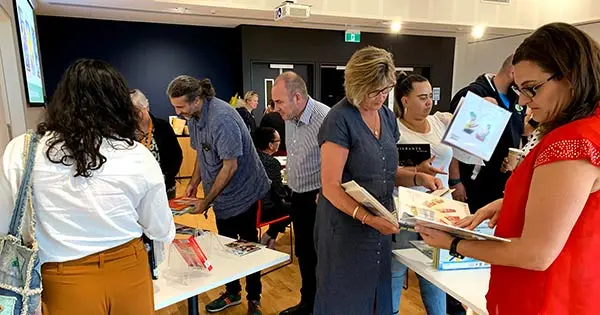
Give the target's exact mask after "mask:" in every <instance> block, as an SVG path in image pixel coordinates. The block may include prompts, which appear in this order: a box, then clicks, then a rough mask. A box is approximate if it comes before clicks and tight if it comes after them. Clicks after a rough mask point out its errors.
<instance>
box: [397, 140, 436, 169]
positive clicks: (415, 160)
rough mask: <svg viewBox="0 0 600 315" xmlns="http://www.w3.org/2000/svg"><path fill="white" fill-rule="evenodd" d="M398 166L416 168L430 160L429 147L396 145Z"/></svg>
mask: <svg viewBox="0 0 600 315" xmlns="http://www.w3.org/2000/svg"><path fill="white" fill-rule="evenodd" d="M396 146H397V148H398V156H399V158H400V159H399V160H398V165H399V166H417V165H419V164H421V163H422V162H423V161H425V160H427V159H429V158H431V145H429V144H397V145H396Z"/></svg>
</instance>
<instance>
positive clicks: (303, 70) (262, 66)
mask: <svg viewBox="0 0 600 315" xmlns="http://www.w3.org/2000/svg"><path fill="white" fill-rule="evenodd" d="M286 71H294V72H296V73H297V74H298V75H299V76H300V77H301V78H302V79H304V82H306V89H307V90H308V94H309V95H312V92H313V66H312V65H310V64H300V63H293V64H281V63H266V62H253V63H252V90H253V91H255V92H256V93H258V99H259V101H258V107H257V108H256V110H254V117H255V118H256V123H257V124H260V120H261V119H262V116H263V114H264V112H265V108H267V103H268V101H269V100H270V99H271V89H272V88H273V84H274V83H275V79H276V78H277V76H279V75H280V74H282V73H284V72H286ZM244 93H245V92H244Z"/></svg>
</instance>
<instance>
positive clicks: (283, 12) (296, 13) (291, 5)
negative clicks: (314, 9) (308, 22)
mask: <svg viewBox="0 0 600 315" xmlns="http://www.w3.org/2000/svg"><path fill="white" fill-rule="evenodd" d="M309 17H310V6H308V5H304V4H298V3H296V0H288V1H284V2H283V3H281V4H280V5H279V6H277V7H276V8H275V21H279V20H283V19H290V20H291V19H308V18H309Z"/></svg>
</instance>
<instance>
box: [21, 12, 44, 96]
mask: <svg viewBox="0 0 600 315" xmlns="http://www.w3.org/2000/svg"><path fill="white" fill-rule="evenodd" d="M14 7H15V16H16V19H15V21H16V23H17V29H18V30H19V44H20V48H21V61H22V63H23V77H24V78H25V91H26V93H27V100H28V103H29V104H31V105H43V104H45V103H46V93H45V91H44V81H43V77H42V62H41V56H40V52H39V46H38V37H37V30H36V26H35V13H34V11H33V6H32V5H31V3H30V2H29V1H28V0H14Z"/></svg>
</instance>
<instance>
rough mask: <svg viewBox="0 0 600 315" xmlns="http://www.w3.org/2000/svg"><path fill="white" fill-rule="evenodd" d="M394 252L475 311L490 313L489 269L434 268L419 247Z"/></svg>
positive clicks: (402, 261)
mask: <svg viewBox="0 0 600 315" xmlns="http://www.w3.org/2000/svg"><path fill="white" fill-rule="evenodd" d="M393 254H394V258H395V259H397V260H398V261H400V262H401V263H403V264H404V265H406V266H407V267H408V268H409V269H411V270H413V271H414V272H416V273H418V274H419V275H420V276H421V277H423V278H425V279H427V280H429V282H431V283H433V284H434V285H435V286H437V287H438V288H440V289H442V290H443V291H444V292H446V293H448V294H450V295H451V296H452V297H454V298H455V299H457V300H458V301H460V302H461V303H463V304H464V305H466V306H468V307H469V308H470V309H471V310H472V311H473V312H475V313H477V314H481V315H487V314H488V312H487V309H486V300H485V294H486V293H487V291H488V284H489V282H490V270H489V269H472V270H456V271H439V270H436V269H435V268H433V266H432V262H431V259H429V258H428V257H427V256H425V255H424V254H422V253H421V252H419V251H418V250H417V249H400V250H395V251H393Z"/></svg>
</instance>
